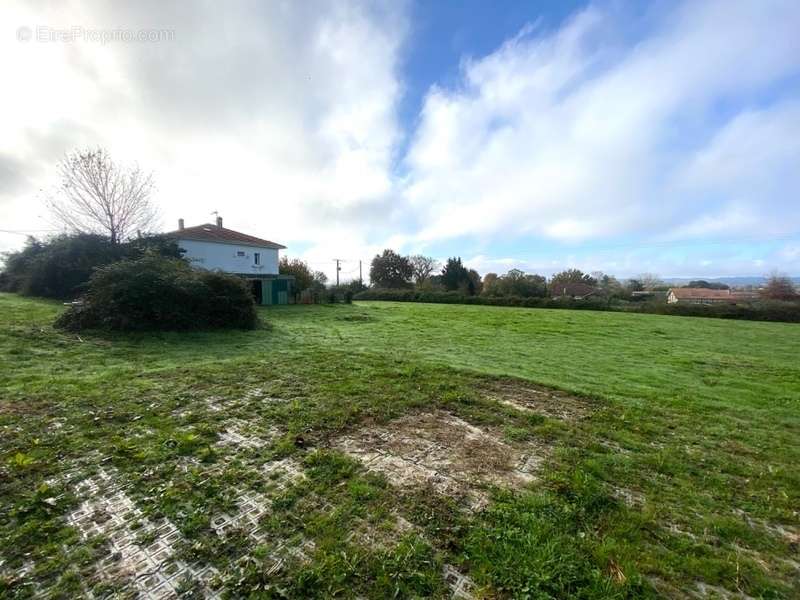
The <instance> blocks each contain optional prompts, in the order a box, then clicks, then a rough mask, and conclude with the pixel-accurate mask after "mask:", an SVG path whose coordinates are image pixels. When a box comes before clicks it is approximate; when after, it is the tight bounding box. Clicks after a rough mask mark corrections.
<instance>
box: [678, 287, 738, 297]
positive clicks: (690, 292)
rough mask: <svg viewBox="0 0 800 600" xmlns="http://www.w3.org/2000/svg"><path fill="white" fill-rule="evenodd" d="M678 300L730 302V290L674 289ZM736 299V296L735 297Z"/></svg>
mask: <svg viewBox="0 0 800 600" xmlns="http://www.w3.org/2000/svg"><path fill="white" fill-rule="evenodd" d="M670 292H672V293H673V294H675V297H676V298H677V299H678V300H730V299H731V298H732V296H731V291H730V290H710V289H707V288H672V289H670ZM733 297H734V298H735V296H733Z"/></svg>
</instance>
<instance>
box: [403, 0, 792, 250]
mask: <svg viewBox="0 0 800 600" xmlns="http://www.w3.org/2000/svg"><path fill="white" fill-rule="evenodd" d="M658 23H659V25H658V27H657V28H656V29H655V30H654V31H651V32H650V33H649V34H647V35H646V36H644V37H643V38H642V39H641V40H639V42H638V43H637V44H635V45H632V46H630V47H629V48H628V49H624V48H620V47H619V45H618V43H617V42H616V41H614V40H616V39H618V37H616V36H615V32H616V31H617V27H618V24H617V23H616V22H615V15H613V14H612V13H608V12H604V11H602V10H601V9H598V8H596V7H591V8H589V9H587V10H585V11H584V12H582V13H579V14H578V15H577V16H575V17H574V18H573V19H572V20H571V21H569V22H568V23H567V24H566V25H564V26H563V27H562V28H561V29H559V30H558V31H555V32H551V33H546V34H545V33H542V32H540V31H539V30H537V29H535V28H534V29H532V30H530V31H526V32H523V34H521V35H520V36H517V37H515V38H513V39H511V40H510V41H508V42H506V43H505V44H504V45H503V46H502V47H501V48H499V49H498V50H497V51H496V52H494V53H492V54H490V55H489V56H486V57H484V58H481V59H479V60H473V61H467V62H465V63H464V65H463V67H462V75H463V79H462V85H461V86H459V87H457V88H455V89H443V88H441V87H436V86H435V87H433V88H432V89H431V90H430V92H429V94H428V96H427V98H426V101H425V105H424V107H423V111H422V120H421V124H420V127H419V129H418V131H417V133H416V136H415V139H414V141H413V144H412V146H411V149H410V151H409V154H408V157H407V165H408V168H409V171H410V174H409V176H408V179H407V182H406V188H405V196H406V198H407V199H408V202H409V203H410V205H411V206H412V207H413V210H414V211H415V212H416V213H417V214H418V216H419V221H420V222H421V223H422V227H421V230H420V231H419V233H418V238H419V239H420V240H425V241H428V242H430V241H433V240H441V239H447V238H454V237H459V236H463V235H474V236H481V237H484V238H486V237H495V238H496V237H498V236H507V235H509V234H511V235H535V236H542V237H545V238H551V239H555V240H561V241H580V240H589V239H595V238H608V237H611V236H615V235H620V234H635V233H640V232H643V231H645V232H650V233H651V234H652V235H659V236H662V237H670V234H671V233H672V234H674V235H682V236H695V235H697V236H701V235H710V234H720V235H731V234H738V233H740V232H741V231H742V230H743V229H745V228H749V229H750V231H753V230H755V231H762V232H770V233H772V232H787V231H791V230H792V229H794V230H795V231H796V230H797V228H798V226H800V213H798V211H797V210H796V208H795V207H794V206H790V204H792V203H794V202H795V201H796V200H795V199H796V198H797V195H798V192H800V185H798V175H797V173H798V172H800V171H799V170H798V169H796V168H795V170H794V174H791V173H788V170H789V169H787V167H788V166H789V165H790V164H794V165H795V166H796V160H797V156H798V155H799V154H798V141H797V140H798V139H800V136H798V132H799V130H800V119H798V113H797V108H796V105H795V104H792V103H787V102H782V101H776V102H774V103H769V102H767V103H766V107H764V108H761V109H758V110H745V111H743V112H742V113H741V114H738V115H736V114H735V115H733V117H731V119H730V120H729V122H727V123H722V125H721V129H719V130H716V131H715V130H714V129H713V127H712V128H709V127H708V126H707V124H708V123H713V121H714V118H715V116H716V114H717V112H716V109H717V108H718V105H721V104H724V103H726V102H730V101H732V100H734V101H735V102H734V104H735V105H739V104H741V103H742V102H745V103H746V102H747V100H748V99H755V98H756V97H757V96H758V94H759V93H762V92H765V91H766V90H767V89H768V88H770V86H779V85H780V83H781V80H782V79H783V78H786V77H789V76H791V75H793V74H797V73H798V72H800V36H798V35H797V31H798V27H800V5H798V4H797V3H796V2H780V1H776V2H770V3H768V6H767V5H764V4H763V3H752V2H721V1H717V2H703V3H698V2H690V3H686V4H685V5H684V6H683V7H682V8H681V9H679V10H677V11H676V12H674V13H673V14H669V15H661V16H659V19H658ZM773 93H774V91H773ZM729 175H733V176H729ZM769 181H772V182H773V183H775V185H769ZM778 182H779V183H780V184H779V185H778ZM765 207H768V210H764V208H765Z"/></svg>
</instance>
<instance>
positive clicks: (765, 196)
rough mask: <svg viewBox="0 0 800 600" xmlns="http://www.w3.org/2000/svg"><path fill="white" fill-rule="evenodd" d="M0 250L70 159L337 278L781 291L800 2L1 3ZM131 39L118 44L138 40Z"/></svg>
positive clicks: (793, 232)
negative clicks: (700, 285)
mask: <svg viewBox="0 0 800 600" xmlns="http://www.w3.org/2000/svg"><path fill="white" fill-rule="evenodd" d="M0 27H2V30H0V63H1V64H2V76H3V80H4V84H3V93H2V96H0V106H2V110H0V230H2V231H0V250H8V249H11V248H16V247H19V246H21V245H22V243H24V240H25V237H24V235H23V234H24V233H29V232H32V233H36V234H37V235H46V233H47V230H52V229H53V225H52V223H51V222H50V221H49V218H48V214H47V211H46V210H45V208H44V204H43V198H44V197H45V195H46V194H47V193H48V191H49V190H50V189H52V186H53V185H54V183H55V181H54V179H53V177H54V174H55V169H54V167H55V164H56V163H57V161H58V160H59V158H60V157H61V156H63V154H64V153H65V152H67V151H69V150H71V149H74V148H80V147H85V146H97V145H102V146H105V147H106V148H108V149H109V150H110V152H111V154H112V155H113V156H114V157H115V158H117V159H118V160H120V161H136V162H138V164H139V165H140V166H141V167H143V168H145V169H147V170H151V171H153V173H154V176H155V179H156V182H157V190H156V193H155V197H154V200H155V201H156V203H157V205H158V207H159V209H160V213H161V225H162V230H170V229H174V228H175V226H176V223H177V219H178V217H184V218H185V219H186V222H187V225H191V224H199V223H202V222H208V221H211V220H212V219H213V216H212V215H211V213H212V212H213V211H219V212H220V214H221V215H223V217H224V219H225V225H226V226H228V227H230V228H233V229H238V230H241V231H244V232H247V233H251V234H254V235H258V236H261V237H266V238H268V239H272V240H274V241H277V242H281V243H283V244H285V245H287V246H288V247H289V249H288V253H289V255H291V256H300V257H303V258H305V259H307V260H308V261H309V262H310V263H311V264H312V265H313V266H314V267H315V268H317V269H321V270H326V271H327V272H328V273H332V265H333V262H332V259H333V258H342V259H347V260H348V262H346V263H344V266H343V272H344V273H345V275H346V276H349V275H352V274H354V273H356V272H357V262H356V261H357V260H358V259H364V260H365V261H368V260H369V259H370V258H371V256H373V255H374V254H375V253H376V252H377V251H379V250H380V249H382V248H384V247H393V248H395V249H397V250H400V251H402V252H405V253H417V252H421V253H426V254H430V255H433V256H436V257H446V256H449V255H460V256H462V257H463V258H464V260H465V262H466V263H467V264H468V265H469V266H472V267H475V268H477V269H478V270H479V271H481V272H483V273H485V272H487V271H490V270H491V271H506V270H508V269H509V268H512V267H521V268H523V269H526V270H531V271H537V272H540V273H545V274H548V273H551V272H553V271H554V270H558V269H561V268H563V267H569V266H576V267H579V268H583V269H584V270H597V269H600V270H604V271H607V272H611V273H614V274H617V275H619V276H623V277H624V276H629V275H634V274H636V273H640V272H643V271H649V272H655V273H658V274H660V275H662V276H719V275H760V274H763V273H765V272H768V271H770V270H772V269H779V270H781V271H784V272H788V273H790V274H792V275H800V35H799V34H798V32H799V31H800V2H798V1H797V0H786V1H782V0H752V1H749V2H748V1H741V2H740V1H735V0H719V1H710V2H701V1H692V2H686V3H680V2H674V1H672V0H665V1H663V2H653V3H651V4H646V3H643V2H638V1H637V2H633V1H632V2H625V1H609V2H604V1H599V2H591V3H584V2H573V1H570V2H567V1H562V0H553V1H544V0H539V1H534V0H528V1H525V2H506V1H503V2H485V1H472V0H467V1H456V0H441V1H439V0H436V1H434V0H426V1H424V2H412V1H409V2H400V1H388V2H385V3H384V2H379V1H377V0H376V1H373V2H346V1H343V0H336V1H331V2H324V1H313V0H309V1H303V2H295V1H289V0H286V1H279V0H274V1H268V2H263V1H258V2H256V1H253V2H230V3H220V2H205V3H203V2H194V3H190V2H165V1H163V0H159V1H157V2H137V3H122V2H118V3H108V2H97V3H85V2H53V3H49V2H41V3H40V2H35V1H34V2H30V1H26V2H20V3H18V4H15V3H14V2H8V1H6V2H3V4H2V6H0ZM140 36H141V37H142V38H143V39H138V38H139V37H140Z"/></svg>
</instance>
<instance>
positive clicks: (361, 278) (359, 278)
mask: <svg viewBox="0 0 800 600" xmlns="http://www.w3.org/2000/svg"><path fill="white" fill-rule="evenodd" d="M358 287H364V278H363V277H362V276H361V261H360V260H359V261H358Z"/></svg>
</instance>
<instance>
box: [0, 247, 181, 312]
mask: <svg viewBox="0 0 800 600" xmlns="http://www.w3.org/2000/svg"><path fill="white" fill-rule="evenodd" d="M146 252H154V253H156V254H159V255H161V256H172V257H175V258H177V257H179V256H180V252H179V249H178V246H177V244H176V243H175V242H174V241H170V240H168V239H166V238H162V237H156V236H152V237H144V238H140V239H136V240H132V241H130V242H126V243H124V244H112V243H111V242H110V241H109V240H108V239H107V238H105V237H103V236H100V235H93V234H75V235H59V236H56V237H53V238H50V239H48V240H44V241H40V240H37V239H35V238H29V239H28V242H27V243H26V245H25V247H24V248H23V249H22V250H20V251H18V252H10V253H8V254H6V256H5V265H4V268H3V273H2V277H0V286H1V287H0V289H2V290H3V291H6V292H18V293H20V294H24V295H27V296H42V297H44V298H57V299H59V300H71V299H73V298H75V297H77V296H79V295H80V294H82V293H83V292H84V291H85V290H86V285H87V284H88V282H89V278H90V277H91V275H92V272H93V271H94V269H96V268H97V267H100V266H103V265H108V264H111V263H113V262H117V261H119V260H122V259H126V258H127V259H136V258H141V257H142V256H144V254H145V253H146Z"/></svg>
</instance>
